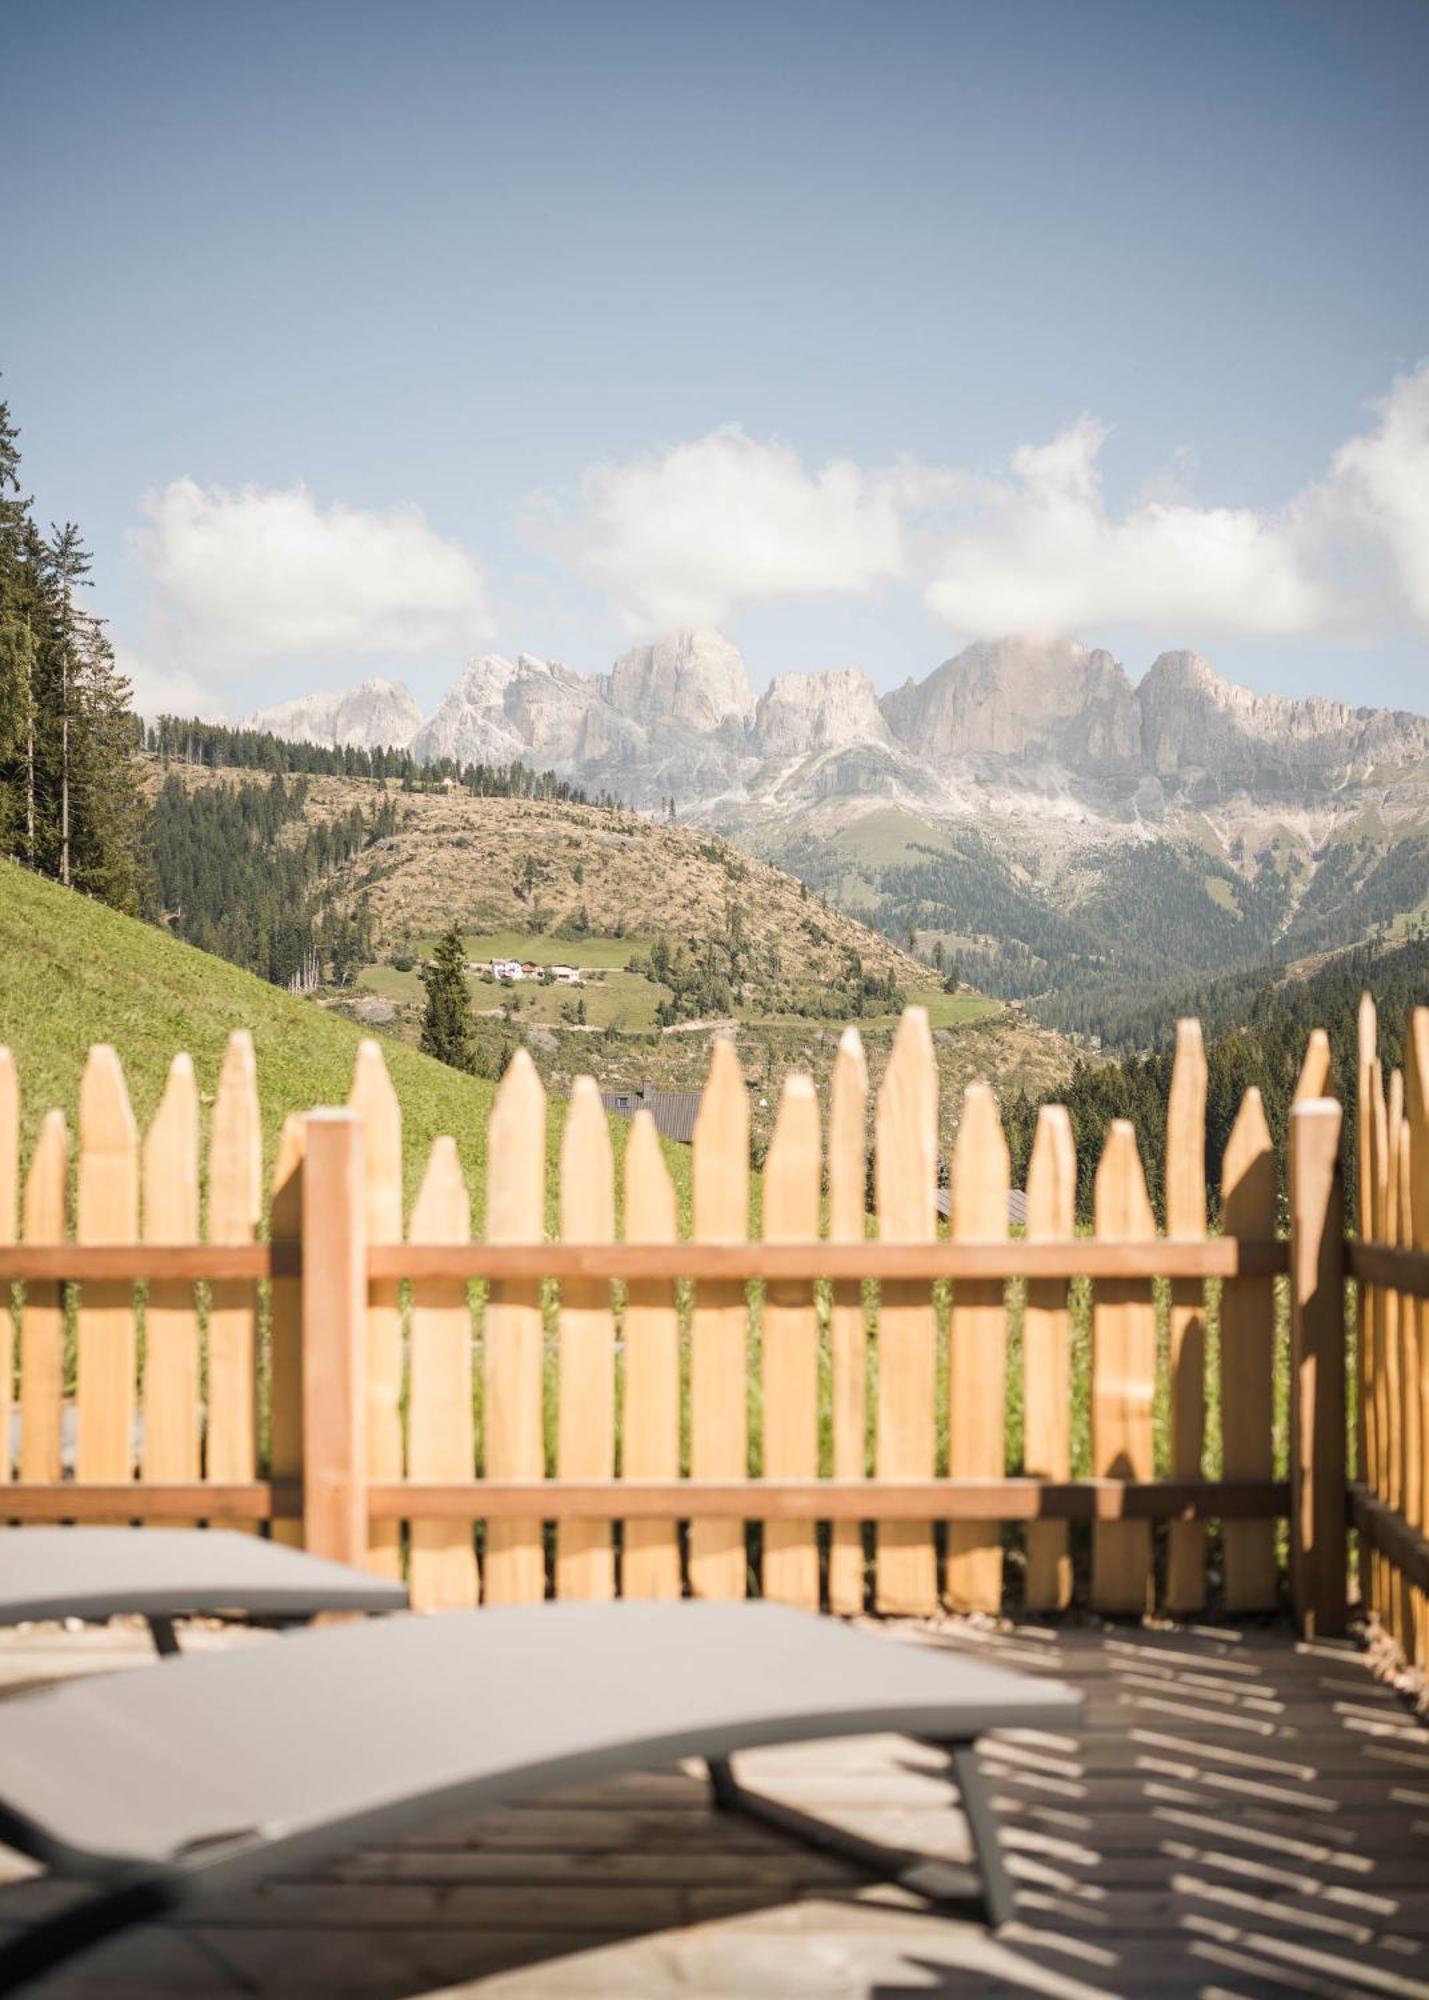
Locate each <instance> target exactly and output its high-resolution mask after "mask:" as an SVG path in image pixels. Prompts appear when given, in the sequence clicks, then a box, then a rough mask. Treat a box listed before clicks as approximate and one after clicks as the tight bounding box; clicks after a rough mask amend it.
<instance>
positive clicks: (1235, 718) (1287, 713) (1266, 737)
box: [1137, 652, 1429, 792]
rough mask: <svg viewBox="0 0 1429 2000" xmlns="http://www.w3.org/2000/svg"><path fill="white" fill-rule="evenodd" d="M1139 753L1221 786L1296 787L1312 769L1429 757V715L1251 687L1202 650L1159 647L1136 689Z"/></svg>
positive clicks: (1182, 776) (1177, 773)
mask: <svg viewBox="0 0 1429 2000" xmlns="http://www.w3.org/2000/svg"><path fill="white" fill-rule="evenodd" d="M1137 703H1138V706H1139V707H1140V710H1141V732H1142V751H1143V755H1144V758H1145V760H1146V763H1147V764H1148V766H1149V767H1150V768H1151V770H1153V771H1154V772H1155V773H1156V774H1157V776H1158V777H1161V778H1163V779H1165V778H1167V777H1173V776H1174V777H1176V778H1178V780H1180V781H1182V782H1185V781H1186V780H1187V779H1188V778H1192V777H1198V778H1200V779H1201V781H1202V782H1203V783H1204V784H1213V785H1214V786H1215V787H1216V788H1217V789H1218V790H1224V789H1225V788H1226V787H1227V786H1231V785H1234V786H1238V787H1241V788H1245V789H1250V790H1253V791H1267V790H1269V791H1280V792H1283V791H1285V790H1287V789H1292V790H1293V789H1294V788H1295V787H1296V786H1300V785H1303V784H1305V783H1306V782H1309V781H1310V780H1311V778H1312V777H1314V776H1315V775H1316V774H1324V773H1327V772H1332V771H1346V770H1348V769H1350V768H1352V767H1354V766H1356V765H1366V764H1368V765H1375V764H1403V763H1406V762H1414V761H1417V760H1418V759H1421V758H1424V757H1429V720H1426V718H1424V717H1423V716H1417V715H1407V714H1404V713H1401V712H1399V711H1396V710H1393V709H1383V708H1378V709H1376V708H1351V707H1350V705H1349V704H1348V703H1347V702H1342V701H1327V700H1326V699H1325V698H1324V697H1323V696H1321V695H1310V696H1306V697H1304V698H1300V699H1297V698H1295V697H1293V696H1290V695H1279V694H1253V693H1252V692H1251V690H1250V689H1249V688H1242V687H1236V686H1234V685H1233V684H1232V683H1231V682H1229V681H1226V680H1223V679H1222V678H1221V676H1220V675H1219V674H1217V673H1216V672H1215V671H1214V670H1213V669H1212V668H1211V667H1210V666H1209V665H1208V664H1207V662H1206V661H1205V660H1203V659H1201V658H1200V656H1199V655H1198V654H1196V653H1184V652H1179V653H1162V654H1161V655H1160V656H1159V658H1157V659H1156V660H1155V661H1153V662H1152V665H1151V667H1150V668H1149V670H1148V671H1147V674H1146V677H1145V679H1144V680H1143V681H1142V683H1141V686H1140V687H1139V688H1138V689H1137Z"/></svg>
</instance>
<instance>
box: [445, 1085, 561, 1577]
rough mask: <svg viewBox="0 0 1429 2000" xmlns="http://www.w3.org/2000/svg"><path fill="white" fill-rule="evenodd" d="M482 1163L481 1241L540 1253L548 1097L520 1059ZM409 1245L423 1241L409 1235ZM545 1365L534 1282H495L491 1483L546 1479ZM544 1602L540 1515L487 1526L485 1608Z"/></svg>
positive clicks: (490, 1308) (502, 1095)
mask: <svg viewBox="0 0 1429 2000" xmlns="http://www.w3.org/2000/svg"><path fill="white" fill-rule="evenodd" d="M487 1159H488V1180H487V1196H486V1236H487V1241H488V1242H490V1243H540V1242H541V1241H542V1240H543V1238H544V1236H545V1233H546V1093H545V1091H544V1089H543V1088H542V1086H541V1079H540V1078H539V1077H538V1076H537V1074H536V1066H535V1064H534V1063H533V1062H532V1060H531V1058H530V1056H529V1055H528V1054H527V1052H526V1051H525V1049H518V1050H517V1051H516V1053H515V1055H514V1056H513V1057H512V1059H511V1062H510V1064H509V1066H508V1068H507V1071H506V1074H505V1076H504V1077H503V1078H502V1080H501V1087H500V1089H499V1090H498V1091H497V1093H496V1102H495V1104H494V1105H493V1107H492V1112H491V1128H490V1140H489V1144H488V1149H487ZM413 1235H414V1237H416V1236H419V1235H420V1232H419V1231H418V1230H417V1229H416V1228H415V1225H414V1229H413ZM541 1360H542V1355H541V1287H540V1282H539V1280H537V1279H534V1278H530V1279H525V1278H523V1279H502V1280H499V1281H498V1282H497V1283H495V1284H493V1285H492V1287H491V1290H490V1295H489V1297H488V1299H487V1303H486V1384H485V1395H484V1411H485V1427H486V1473H487V1476H488V1477H489V1478H491V1479H523V1480H539V1479H540V1478H541V1477H542V1475H543V1474H544V1472H545V1469H546V1459H545V1434H544V1425H543V1421H542V1419H543V1397H542V1368H541ZM416 1476H418V1475H417V1473H416V1471H415V1468H414V1470H413V1477H416ZM545 1594H546V1556H545V1548H544V1544H543V1540H542V1534H541V1521H540V1517H539V1515H538V1516H536V1517H534V1518H530V1519H519V1518H518V1519H509V1518H508V1519H502V1520H493V1521H491V1522H490V1523H489V1524H488V1526H487V1540H486V1599H487V1602H488V1603H489V1604H529V1603H533V1602H535V1601H536V1600H537V1599H539V1598H542V1597H544V1596H545Z"/></svg>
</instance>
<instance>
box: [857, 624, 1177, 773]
mask: <svg viewBox="0 0 1429 2000" xmlns="http://www.w3.org/2000/svg"><path fill="white" fill-rule="evenodd" d="M883 713H884V715H885V717H886V718H887V721H888V726H889V728H890V729H891V730H892V732H893V734H894V736H895V737H897V738H898V739H899V740H900V741H901V742H903V743H906V744H907V745H908V746H909V747H910V748H914V749H918V750H921V751H922V752H923V753H924V754H925V755H935V756H940V757H977V756H984V757H1005V758H1013V759H1017V760H1019V761H1023V762H1037V761H1041V760H1045V759H1049V758H1050V759H1053V760H1055V761H1057V762H1059V763H1065V764H1069V765H1071V766H1073V767H1074V768H1075V767H1087V768H1090V769H1095V770H1098V771H1100V770H1105V769H1115V768H1119V767H1121V766H1124V765H1126V764H1128V763H1131V762H1134V761H1135V759H1136V757H1137V754H1138V751H1139V748H1140V742H1139V738H1140V730H1139V728H1138V726H1137V715H1136V701H1135V696H1134V694H1133V692H1132V687H1131V683H1130V681H1129V680H1128V679H1127V677H1126V674H1125V672H1124V670H1123V669H1122V667H1121V665H1120V664H1119V663H1118V662H1117V661H1116V660H1115V659H1113V657H1112V655H1111V654H1110V653H1107V652H1103V651H1101V650H1099V649H1098V650H1093V649H1092V648H1091V647H1089V646H1082V645H1078V644H1077V643H1076V642H1075V641H1073V640H1070V639H1053V640H1040V639H1027V638H1008V639H991V640H982V641H980V642H979V643H978V644H976V645H973V646H968V647H966V648H965V649H964V650H963V651H962V652H961V653H958V654H957V655H955V657H954V658H952V659H950V660H945V661H944V662H943V664H942V665H941V666H940V667H937V668H935V669H934V671H933V672H932V673H931V674H930V675H929V676H928V678H927V680H925V681H922V682H915V681H908V682H906V683H905V684H904V686H903V687H901V688H899V689H897V690H896V691H895V692H894V693H893V694H890V695H886V696H885V697H884V700H883Z"/></svg>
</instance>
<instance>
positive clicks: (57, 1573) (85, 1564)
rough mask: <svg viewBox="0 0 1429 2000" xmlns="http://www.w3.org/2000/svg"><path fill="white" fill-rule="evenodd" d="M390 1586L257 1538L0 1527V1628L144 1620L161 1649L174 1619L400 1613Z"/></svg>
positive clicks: (400, 1595)
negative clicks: (130, 1617) (129, 1617)
mask: <svg viewBox="0 0 1429 2000" xmlns="http://www.w3.org/2000/svg"><path fill="white" fill-rule="evenodd" d="M3 1511H4V1503H3V1501H0V1513H2V1512H3ZM406 1607H407V1592H406V1590H405V1589H404V1587H403V1586H402V1585H401V1584H400V1583H389V1582H387V1581H386V1580H385V1579H384V1578H382V1577H378V1576H368V1575H366V1574H365V1572H364V1571H362V1570H360V1569H347V1568H345V1567H344V1566H343V1565H342V1564H341V1563H333V1562H323V1561H322V1560H321V1559H320V1558H319V1557H317V1556H309V1555H304V1553H303V1551H302V1550H301V1549H290V1548H288V1547H286V1546H285V1545H284V1544H283V1543H281V1542H265V1541H261V1540H260V1539H259V1537H258V1536H257V1535H235V1534H224V1533H222V1532H220V1531H218V1530H214V1529H203V1528H145V1529H144V1530H143V1531H142V1532H136V1531H135V1530H134V1529H133V1528H12V1529H9V1530H6V1531H4V1532H3V1533H0V1625H20V1624H24V1623H25V1622H27V1621H28V1620H30V1619H38V1618H85V1619H93V1620H102V1619H105V1618H117V1617H121V1616H123V1615H125V1614H126V1613H133V1614H136V1615H137V1616H139V1617H142V1618H147V1619H148V1621H149V1629H150V1631H151V1632H152V1633H153V1635H154V1643H155V1645H156V1646H157V1647H158V1649H159V1651H160V1652H161V1653H168V1652H173V1651H175V1650H176V1641H175V1638H174V1626H173V1621H174V1620H175V1619H176V1618H184V1617H199V1616H203V1617H223V1616H232V1617H245V1618H279V1619H304V1618H315V1617H316V1616H317V1615H318V1613H319V1612H321V1611H365V1612H369V1613H376V1612H381V1611H404V1610H405V1609H406Z"/></svg>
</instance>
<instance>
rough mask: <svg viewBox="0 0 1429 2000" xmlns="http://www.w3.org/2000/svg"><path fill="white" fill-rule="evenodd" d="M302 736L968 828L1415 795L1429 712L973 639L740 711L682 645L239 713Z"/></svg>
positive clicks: (650, 799) (703, 812) (652, 800)
mask: <svg viewBox="0 0 1429 2000" xmlns="http://www.w3.org/2000/svg"><path fill="white" fill-rule="evenodd" d="M246 726H248V727H251V728H258V729H269V730H272V731H273V732H274V733H275V734H277V735H281V736H284V737H288V738H290V739H295V740H298V741H304V742H314V743H328V744H351V745H356V746H358V747H361V748H367V749H375V748H378V747H379V746H387V747H390V748H404V749H407V748H409V749H411V750H412V751H413V752H414V753H415V754H416V755H417V756H419V757H421V758H423V759H435V758H440V757H452V758H456V759H459V760H461V761H465V762H484V763H510V762H512V761H513V760H520V761H521V762H523V763H526V764H531V765H536V766H539V767H541V768H550V769H554V770H556V771H558V772H559V773H560V775H561V776H563V777H568V778H573V779H576V780H579V781H581V782H583V783H585V784H587V785H589V786H591V787H593V788H600V787H607V788H609V789H612V790H618V791H619V792H620V793H621V795H622V796H623V797H625V798H626V799H627V800H628V801H629V802H630V803H631V804H634V805H645V806H651V805H655V804H657V803H663V802H664V800H665V799H666V798H667V797H669V796H670V794H671V793H673V794H674V795H675V797H676V801H677V804H678V806H679V809H680V811H681V813H682V815H684V814H688V815H689V816H691V817H718V816H720V815H721V814H724V813H728V812H729V811H730V810H731V809H736V808H738V807H739V806H741V805H744V804H763V805H768V806H771V807H774V808H776V809H780V808H782V809H783V810H785V811H788V812H797V811H799V810H800V809H801V808H804V807H807V806H809V805H812V804H814V803H816V802H818V801H820V800H824V799H828V798H830V797H836V796H840V795H842V796H861V797H865V798H868V797H876V798H881V799H884V800H900V801H903V802H906V803H909V804H917V805H919V806H922V807H924V808H925V809H926V808H929V807H931V808H934V809H941V810H943V811H945V812H950V813H953V814H958V815H963V814H966V815H972V816H975V815H977V814H978V813H979V812H981V811H984V810H986V809H987V808H988V807H989V805H1000V806H1002V808H1003V809H1004V810H1012V809H1014V807H1013V801H1014V800H1019V801H1020V803H1021V807H1022V810H1024V811H1025V812H1028V813H1031V814H1039V813H1050V814H1051V815H1052V816H1053V817H1055V818H1057V819H1065V818H1067V817H1068V816H1069V814H1070V813H1072V812H1075V810H1076V808H1077V807H1078V806H1080V807H1082V808H1083V809H1084V810H1085V811H1086V812H1087V813H1089V814H1091V815H1093V816H1095V817H1098V818H1109V819H1115V818H1117V817H1122V818H1125V819H1126V820H1127V821H1128V822H1131V823H1135V822H1137V821H1143V820H1145V819H1147V818H1148V817H1149V818H1152V819H1154V818H1155V817H1156V816H1157V815H1158V814H1159V813H1161V812H1162V811H1164V809H1165V808H1166V807H1167V806H1168V805H1170V804H1172V803H1176V802H1179V803H1183V804H1193V805H1203V806H1215V805H1220V804H1224V803H1225V802H1226V801H1227V800H1228V799H1230V798H1232V797H1235V796H1237V795H1244V796H1245V797H1247V798H1250V799H1255V800H1259V801H1262V802H1264V803H1272V802H1274V803H1281V802H1284V803H1291V804H1295V805H1297V806H1300V805H1311V804H1313V803H1316V802H1321V801H1323V802H1325V803H1329V802H1331V801H1332V800H1333V798H1334V797H1335V796H1336V795H1337V794H1342V793H1343V792H1344V790H1345V787H1346V786H1347V785H1348V786H1350V787H1352V788H1361V787H1363V785H1364V784H1365V783H1366V782H1369V783H1372V784H1373V783H1377V782H1380V781H1383V780H1384V779H1387V777H1388V774H1389V773H1390V772H1391V771H1393V772H1396V773H1402V774H1403V776H1404V777H1406V778H1408V777H1409V776H1410V775H1411V774H1412V773H1415V772H1418V773H1419V776H1420V778H1421V780H1425V781H1429V771H1425V770H1424V768H1423V767H1424V766H1425V765H1426V763H1429V718H1426V717H1424V716H1419V715H1411V714H1407V713H1405V712H1403V711H1399V710H1390V709H1369V708H1350V707H1348V706H1347V705H1346V704H1344V703H1341V702H1333V701H1326V700H1323V699H1321V698H1320V697H1317V696H1311V697H1309V698H1307V699H1302V700H1296V699H1292V698H1289V697H1286V696H1282V695H1256V694H1252V693H1250V692H1249V691H1248V690H1247V689H1245V688H1238V687H1233V686H1232V685H1230V684H1229V683H1228V682H1226V681H1224V680H1222V679H1221V678H1220V677H1219V675H1217V674H1216V673H1214V672H1213V671H1212V669H1211V668H1210V666H1209V665H1208V664H1207V663H1206V662H1205V661H1204V660H1203V659H1201V658H1200V657H1199V656H1198V655H1197V654H1195V653H1190V652H1170V653H1162V654H1161V655H1160V656H1159V657H1158V658H1157V659H1156V660H1155V661H1154V662H1153V664H1152V666H1151V668H1150V669H1149V671H1148V672H1147V674H1146V675H1145V677H1144V678H1143V680H1142V681H1141V682H1140V684H1139V685H1134V684H1133V682H1132V681H1131V679H1130V678H1129V676H1128V675H1127V673H1126V671H1125V669H1124V668H1123V667H1122V666H1121V664H1120V663H1119V662H1118V661H1117V660H1115V659H1114V658H1113V657H1112V655H1111V654H1110V653H1108V652H1104V651H1102V650H1100V649H1098V648H1092V647H1087V646H1082V645H1077V644H1075V643H1072V642H1070V641H1052V642H1040V641H1034V640H1025V639H1004V640H998V641H992V642H984V643H980V644H978V645H975V646H970V647H968V648H967V649H966V650H965V651H964V652H961V653H959V654H958V655H957V656H956V657H955V658H953V659H950V660H945V661H944V662H943V664H942V665H941V666H939V667H937V668H935V669H934V671H933V672H932V673H931V674H929V675H928V677H927V679H926V680H923V681H915V680H908V681H906V682H905V683H904V684H903V686H902V687H900V688H897V689H895V690H893V692H891V693H889V694H886V695H884V696H882V698H880V697H879V695H878V694H877V692H876V691H875V689H874V686H873V683H872V681H871V680H870V679H869V678H868V676H867V675H866V674H864V673H862V672H861V671H860V670H859V669H858V668H853V667H843V668H834V669H832V670H829V671H827V672H824V673H807V674H801V673H790V674H780V675H778V676H777V677H776V678H775V679H774V680H773V681H771V683H770V685H769V687H768V689H767V690H766V692H765V693H764V694H763V695H761V696H759V697H758V698H756V696H755V693H754V690H753V688H752V686H751V684H750V680H749V676H748V673H747V672H746V670H745V665H744V661H743V659H742V658H741V656H740V653H739V650H738V648H737V647H735V646H734V645H732V644H731V643H730V641H729V640H727V639H725V638H723V637H721V635H720V634H719V633H717V632H712V631H690V632H678V633H674V634H672V635H670V636H669V637H667V638H664V639H660V640H657V641H656V642H655V643H654V644H653V645H648V646H640V647H637V648H635V649H634V650H633V651H631V652H628V653H625V654H623V655H622V656H621V658H620V659H618V660H617V661H616V663H615V665H614V667H613V668H612V669H611V671H610V672H609V673H608V674H587V673H581V672H579V671H577V670H576V669H575V668H574V667H568V666H565V665H563V664H562V663H561V662H560V661H559V660H547V659H543V658H541V657H540V656H539V655H537V654H534V653H522V654H520V655H519V656H518V657H517V658H516V659H515V660H508V659H504V658H502V657H501V656H500V655H499V654H495V653H487V654H483V655H482V656H481V657H479V658H477V659H474V660H472V661H471V662H470V663H469V664H468V665H467V666H466V668H465V669H464V670H463V672H462V674H461V676H460V678H459V679H458V680H457V682H456V683H455V685H454V686H453V687H452V688H451V689H450V690H449V691H448V692H447V694H446V695H444V696H443V698H442V700H441V701H440V702H439V703H438V705H437V707H436V709H435V711H434V712H433V713H432V714H431V715H430V716H428V717H426V718H424V717H423V715H422V713H421V710H420V708H419V707H418V705H417V703H416V701H415V700H414V698H413V696H412V695H411V693H410V691H409V690H408V689H407V688H406V687H405V686H404V685H403V684H402V683H401V682H394V681H387V680H369V681H364V682H363V683H362V685H361V686H360V687H357V688H354V689H353V690H352V691H351V692H349V693H346V694H314V695H306V696H301V697H299V698H298V699H296V700H293V701H287V702H283V703H280V704H279V705H278V706H276V707H273V708H268V709H263V710H260V711H258V712H257V713H256V714H254V715H251V716H249V717H247V718H246Z"/></svg>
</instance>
